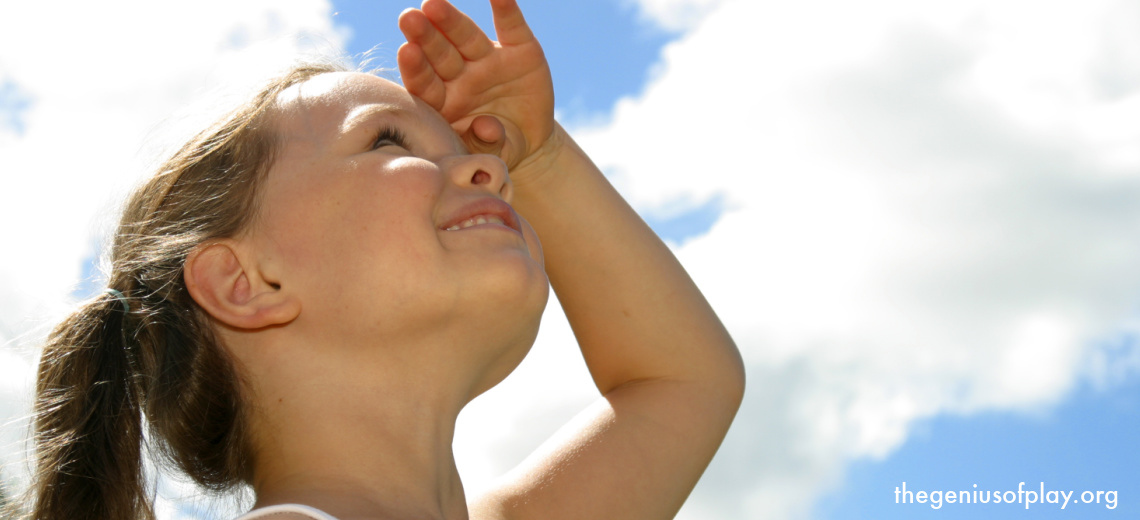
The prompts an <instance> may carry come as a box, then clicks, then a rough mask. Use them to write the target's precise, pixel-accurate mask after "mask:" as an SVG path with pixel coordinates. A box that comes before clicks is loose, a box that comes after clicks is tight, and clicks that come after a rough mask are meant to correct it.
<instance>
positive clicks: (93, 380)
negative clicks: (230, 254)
mask: <svg viewBox="0 0 1140 520" xmlns="http://www.w3.org/2000/svg"><path fill="white" fill-rule="evenodd" d="M338 70H343V69H342V68H341V67H338V66H336V65H333V64H327V63H326V64H319V63H318V64H309V65H304V64H302V65H299V66H297V67H294V68H293V69H292V70H290V71H288V72H287V73H286V74H284V75H282V76H280V77H278V78H275V79H273V80H271V81H270V82H269V83H268V84H267V85H266V86H265V87H264V88H263V89H262V90H261V91H260V92H259V93H258V94H257V95H256V96H254V97H253V99H251V100H250V101H249V102H247V103H246V104H245V105H242V106H240V107H238V108H237V109H236V110H235V111H233V112H232V113H230V114H229V115H227V116H226V117H224V118H222V119H221V120H220V121H218V122H217V123H216V124H215V125H214V126H212V127H210V128H207V129H206V130H204V131H203V132H201V133H199V134H198V135H197V136H196V137H195V138H194V139H192V140H191V141H190V142H188V143H186V144H185V145H184V146H183V147H182V148H181V149H180V150H179V151H178V152H177V153H175V154H174V156H173V157H171V158H170V159H169V160H168V161H167V162H166V163H165V164H164V165H163V166H162V168H160V169H159V172H158V173H157V174H156V175H155V176H154V177H152V178H151V179H150V180H149V181H147V182H146V183H145V184H144V185H143V186H141V187H140V188H139V189H138V190H137V191H135V192H134V194H132V195H131V198H130V199H129V200H128V201H127V204H126V209H125V211H124V213H123V218H122V220H121V221H120V223H119V230H118V232H117V233H116V234H115V239H114V243H113V244H112V247H111V258H110V266H111V276H110V278H111V280H110V282H109V283H110V284H111V286H112V287H116V288H117V289H119V290H121V291H123V292H124V293H127V294H128V296H129V297H130V298H129V299H127V298H125V297H123V296H122V293H119V292H117V291H108V293H106V294H103V295H100V296H99V297H98V298H96V299H95V300H93V301H91V302H90V303H87V304H86V305H84V306H83V307H82V308H80V309H79V310H78V311H77V312H76V313H75V314H73V315H71V316H70V317H68V318H67V320H65V321H64V322H63V323H61V324H60V325H59V326H58V327H56V329H55V330H54V331H52V333H51V335H50V336H48V340H47V344H46V345H45V347H44V352H43V357H42V358H41V360H40V365H39V374H38V378H37V380H36V403H35V417H34V419H33V435H34V443H35V452H36V455H35V463H34V466H35V469H34V471H35V472H34V474H33V476H32V482H31V486H30V488H29V492H30V494H29V500H28V503H29V505H28V508H29V509H30V518H31V519H32V520H153V518H154V510H153V507H152V506H151V504H150V500H148V496H147V495H148V487H147V485H146V479H145V474H144V472H143V465H142V461H143V456H142V454H143V447H144V433H143V417H144V416H145V417H146V427H147V429H148V433H147V435H146V439H147V442H146V443H145V445H146V447H147V448H150V449H151V451H149V452H148V453H153V454H154V455H156V456H157V457H156V458H157V460H158V461H159V462H165V463H168V464H169V465H171V466H174V467H176V468H177V469H179V470H181V471H182V472H183V473H185V474H186V475H187V476H189V477H190V478H192V479H193V480H194V481H195V482H196V483H198V484H199V485H200V486H202V487H204V488H206V489H208V490H211V491H227V490H230V489H232V488H233V487H234V486H236V485H239V484H242V483H249V481H250V479H251V478H252V477H251V475H250V471H251V468H252V464H250V461H251V457H253V450H252V449H251V447H250V445H249V442H248V441H249V439H247V438H246V425H245V420H244V419H245V413H244V412H243V409H242V400H241V392H240V390H241V388H242V384H241V378H240V371H239V370H238V367H237V366H236V364H235V363H234V361H233V359H231V357H230V356H229V355H228V351H226V349H225V348H224V346H223V345H222V344H221V341H220V340H219V338H218V337H217V335H216V334H215V332H214V329H213V324H212V322H211V319H210V317H209V315H207V314H206V313H205V311H203V310H202V309H201V308H200V307H198V305H197V304H196V303H195V302H194V300H193V299H192V298H191V297H190V295H189V292H188V291H187V289H186V284H185V282H184V281H183V276H182V274H183V273H182V268H183V266H184V265H185V262H186V258H187V256H188V255H189V254H190V252H191V251H193V249H194V248H195V247H197V246H198V245H199V244H202V243H203V242H205V241H207V240H211V239H215V238H222V237H234V236H237V235H238V234H239V233H241V232H242V231H244V230H246V229H248V228H249V226H250V225H251V223H252V222H253V220H254V216H255V214H256V208H257V203H258V186H259V185H260V182H261V180H262V179H263V178H264V177H265V176H266V175H267V174H268V171H269V168H270V166H271V164H272V162H273V157H274V154H275V153H276V150H277V147H278V145H279V138H278V137H279V136H278V135H277V133H276V132H275V131H274V128H273V114H272V108H273V106H274V104H275V103H276V99H277V96H278V94H280V93H281V92H282V91H283V90H284V89H287V88H289V87H290V86H292V85H296V84H298V83H300V82H302V81H305V80H307V79H309V78H312V77H314V76H316V75H318V74H323V73H327V72H334V71H338ZM128 301H129V302H130V304H129V305H126V302H128Z"/></svg>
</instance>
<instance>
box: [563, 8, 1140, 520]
mask: <svg viewBox="0 0 1140 520" xmlns="http://www.w3.org/2000/svg"><path fill="white" fill-rule="evenodd" d="M642 4H643V5H644V6H645V8H646V9H647V10H652V9H657V8H662V6H665V7H664V8H665V9H666V11H668V12H666V13H665V14H663V15H661V17H662V19H669V16H671V15H675V16H681V15H682V14H683V13H684V10H683V9H679V10H669V9H668V6H667V4H668V3H667V2H655V1H653V0H645V1H643V2H642ZM699 5H701V3H700V2H694V3H687V4H686V6H687V8H689V7H693V6H699ZM1138 15H1140V4H1137V3H1135V2H1127V1H1117V2H1113V1H1099V2H1084V3H1080V4H1076V3H1044V4H1043V3H1040V2H1024V1H1023V2H1016V1H999V2H991V1H984V2H983V1H967V2H949V1H947V2H937V3H931V2H905V1H891V0H878V1H871V2H854V3H852V2H841V1H838V0H814V1H806V2H768V1H762V2H758V1H748V0H735V1H732V0H726V1H724V2H718V3H716V5H715V9H713V10H711V11H710V12H708V13H707V15H706V16H705V17H704V18H703V21H702V22H701V23H700V24H699V25H693V26H691V27H692V29H691V31H690V32H688V33H686V34H685V35H684V36H683V37H682V38H681V39H680V40H678V41H677V42H675V43H673V44H671V45H670V46H669V47H667V48H666V49H665V53H664V62H663V64H661V66H660V69H659V70H660V75H659V77H657V79H656V80H655V82H654V83H653V84H652V85H651V86H650V87H649V88H648V89H647V90H646V91H645V94H644V95H643V96H642V97H640V98H636V99H626V100H623V101H622V102H620V103H619V104H618V105H617V107H616V110H615V114H614V118H613V121H612V123H610V124H608V125H606V126H604V127H598V128H592V129H583V130H582V131H581V132H580V133H579V135H580V141H581V142H582V143H583V145H584V146H585V147H586V149H587V151H589V152H590V153H591V155H592V156H593V157H594V158H595V159H596V160H597V161H598V162H599V163H600V164H602V165H604V167H605V168H606V169H607V170H608V171H609V172H611V173H612V174H613V178H614V180H615V183H616V184H618V185H619V186H620V187H621V189H622V190H623V191H624V193H625V194H626V195H627V196H628V197H629V198H630V199H631V200H632V201H634V203H635V205H637V206H638V207H640V208H644V209H652V208H656V207H659V206H662V205H667V204H669V203H671V202H672V201H674V200H676V199H678V198H682V197H691V198H695V199H697V200H701V199H704V198H707V197H711V196H713V195H715V194H724V196H725V197H726V198H727V205H728V206H729V207H731V208H734V209H732V210H730V211H728V212H726V214H725V215H724V216H723V217H722V219H721V221H720V222H718V223H717V225H716V226H714V227H713V229H712V230H711V231H710V232H709V234H708V235H706V236H704V237H702V238H699V239H696V240H693V241H691V242H689V243H687V244H686V245H685V246H684V247H683V248H681V249H680V250H679V251H678V254H679V257H680V258H681V260H682V261H683V262H684V263H685V265H686V267H687V269H689V271H690V273H691V274H692V275H693V277H694V278H695V279H696V280H697V282H698V284H699V285H700V286H701V287H702V290H703V291H704V293H705V294H706V296H707V297H708V298H709V299H710V301H711V302H712V303H713V305H714V306H715V307H716V309H717V311H718V313H719V314H720V316H721V317H722V319H723V320H724V321H725V322H726V324H727V325H728V327H729V329H730V331H731V332H732V333H733V336H734V337H735V338H736V340H737V342H738V343H739V345H740V346H741V348H742V351H743V352H744V356H745V359H746V362H747V364H748V367H749V373H750V376H751V377H750V385H751V386H750V388H749V393H748V397H746V400H745V403H744V406H743V409H742V410H741V413H740V415H739V416H738V419H737V422H736V424H735V426H734V430H733V431H732V432H731V433H730V435H729V438H728V440H726V443H725V445H724V447H723V448H722V450H721V452H720V456H719V457H718V459H717V460H716V461H715V462H714V463H713V465H712V467H710V470H709V472H708V473H707V474H706V477H705V479H704V480H703V481H702V484H700V485H699V486H698V489H697V491H696V492H695V493H694V495H693V497H692V498H691V499H690V502H689V504H688V505H687V506H686V509H685V510H683V513H682V515H681V517H682V518H761V517H763V518H802V517H806V516H808V515H809V514H810V511H811V505H812V503H813V501H814V499H815V498H817V497H818V496H819V495H820V494H821V493H823V492H824V491H826V490H827V489H828V486H831V485H834V482H836V480H835V479H836V478H837V476H838V475H841V474H842V471H843V468H844V466H845V462H846V461H847V460H850V459H852V458H858V457H882V456H885V455H886V454H889V453H890V452H891V450H893V449H894V448H895V447H897V446H898V445H899V444H900V443H901V442H902V441H903V440H905V439H906V437H907V435H908V431H909V428H910V425H911V424H912V423H913V422H914V421H915V420H916V419H919V418H923V417H929V416H932V415H934V414H938V413H945V412H957V413H962V412H971V411H976V410H981V409H995V408H1000V409H1031V408H1035V407H1040V406H1047V405H1048V404H1049V403H1051V402H1055V400H1057V399H1058V398H1060V397H1062V396H1063V395H1065V393H1066V392H1067V391H1068V390H1069V389H1070V388H1071V387H1072V385H1073V384H1074V383H1075V382H1076V381H1077V380H1078V379H1079V378H1081V377H1093V378H1105V377H1110V376H1111V377H1115V378H1116V380H1119V379H1120V377H1123V376H1121V375H1119V374H1116V375H1115V376H1112V375H1111V374H1109V373H1110V372H1113V370H1114V369H1113V368H1112V367H1113V366H1116V363H1113V362H1109V361H1108V360H1109V359H1112V360H1117V361H1118V360H1129V359H1135V358H1136V353H1135V348H1134V347H1133V346H1128V347H1122V348H1123V349H1124V350H1125V351H1126V352H1124V353H1121V352H1116V353H1106V352H1105V351H1104V349H1103V348H1102V347H1099V346H1096V345H1097V342H1096V341H1095V340H1097V339H1101V338H1105V337H1109V336H1110V335H1111V334H1113V333H1114V332H1115V331H1117V330H1119V327H1121V326H1122V324H1123V323H1124V322H1125V320H1126V319H1128V318H1129V316H1130V312H1132V311H1133V309H1134V303H1135V302H1136V300H1137V297H1138V296H1140V270H1137V269H1136V266H1137V265H1140V245H1138V244H1137V242H1136V240H1135V237H1136V236H1137V231H1140V204H1136V201H1137V200H1140V65H1137V63H1140V61H1137V59H1136V56H1137V55H1138V53H1140V16H1138ZM1118 350H1119V349H1118ZM1130 366H1131V367H1132V368H1131V370H1132V371H1133V372H1132V373H1133V374H1134V373H1135V366H1136V364H1135V363H1134V362H1132V363H1131V364H1130ZM1089 367H1092V369H1091V370H1090V369H1089Z"/></svg>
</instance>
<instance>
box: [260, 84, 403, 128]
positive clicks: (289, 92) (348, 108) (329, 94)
mask: <svg viewBox="0 0 1140 520" xmlns="http://www.w3.org/2000/svg"><path fill="white" fill-rule="evenodd" d="M421 103H422V102H418V101H417V100H416V99H415V98H414V97H413V96H412V95H411V94H409V93H408V91H407V90H405V89H404V87H401V86H400V85H397V84H396V83H393V82H391V81H388V80H386V79H383V78H379V77H376V76H373V75H370V74H362V73H357V72H330V73H327V74H321V75H318V76H315V77H313V78H311V79H309V80H307V81H304V82H301V83H298V84H296V85H293V86H291V87H289V88H288V89H285V90H284V91H282V92H281V94H280V95H279V96H278V97H277V113H278V114H279V115H280V116H282V117H283V119H284V120H285V121H286V123H287V124H286V126H289V125H288V122H298V121H303V122H304V123H305V124H304V126H305V127H307V128H309V129H313V128H314V127H326V126H330V125H332V126H333V127H339V126H340V125H341V124H342V123H343V122H344V121H345V120H346V119H348V118H349V117H351V115H352V114H353V112H355V111H357V110H358V109H359V107H362V106H367V105H385V106H389V107H392V108H394V109H400V110H403V111H407V112H422V111H423V108H424V107H423V106H421ZM329 129H332V128H329Z"/></svg>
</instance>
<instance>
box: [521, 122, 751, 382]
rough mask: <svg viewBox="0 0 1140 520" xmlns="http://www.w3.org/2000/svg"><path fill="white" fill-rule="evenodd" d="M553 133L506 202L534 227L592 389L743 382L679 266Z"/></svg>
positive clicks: (733, 355)
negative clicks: (544, 155) (551, 146)
mask: <svg viewBox="0 0 1140 520" xmlns="http://www.w3.org/2000/svg"><path fill="white" fill-rule="evenodd" d="M555 132H556V133H558V135H557V136H556V137H557V139H556V140H555V141H554V142H557V143H558V146H557V147H556V151H555V152H553V153H551V154H549V155H550V157H549V158H548V159H547V162H546V163H543V164H541V165H532V167H541V168H542V169H543V170H546V171H543V172H542V173H541V174H539V175H528V176H525V177H523V179H521V180H520V181H518V182H516V185H515V196H514V200H513V205H514V206H515V208H516V209H517V210H518V211H519V213H521V214H522V215H523V216H525V217H526V218H527V220H528V221H530V223H531V225H532V226H534V228H535V230H536V231H537V232H538V235H539V238H540V239H541V241H542V246H543V251H544V254H545V257H546V272H547V274H548V275H549V277H550V282H551V285H552V286H553V288H554V290H555V292H556V294H557V295H558V299H559V301H560V302H561V303H562V307H563V309H564V310H565V312H566V316H567V318H568V319H569V321H570V325H571V327H572V328H573V330H574V334H575V336H577V339H578V343H579V344H580V345H581V349H582V354H583V356H584V357H585V359H586V363H587V365H588V367H589V369H590V373H591V374H592V375H593V378H594V382H595V383H596V384H597V386H598V388H599V390H601V392H602V393H603V394H605V393H607V392H609V391H610V390H613V389H614V388H617V387H620V386H622V385H624V384H627V383H631V382H639V381H648V380H656V379H667V380H674V381H683V382H698V383H710V384H716V385H723V386H726V387H730V388H731V387H739V386H740V385H742V384H743V369H742V364H741V361H740V355H739V353H738V352H737V350H736V346H735V345H734V344H733V341H732V338H731V337H730V336H729V335H728V332H727V331H726V330H725V329H724V326H723V325H722V324H721V322H720V320H719V319H718V318H717V317H716V314H715V313H714V312H713V310H712V308H711V307H710V306H709V304H708V302H707V301H705V298H704V296H702V295H701V293H700V291H699V290H698V289H697V287H696V285H695V284H694V283H693V281H692V280H691V279H690V278H689V276H688V274H687V273H686V272H685V270H684V269H683V268H682V267H681V264H680V263H679V262H678V261H677V259H676V258H675V257H674V256H673V254H672V252H671V251H669V248H668V247H667V246H666V245H665V244H664V243H663V242H662V241H661V240H660V239H659V238H658V237H657V235H656V234H654V233H653V231H652V230H651V229H650V228H649V227H648V226H647V225H646V224H645V222H644V221H642V219H641V218H640V217H639V216H638V215H637V213H636V212H634V211H633V209H632V208H631V207H630V206H629V205H628V204H627V203H626V202H625V200H624V199H622V197H621V195H619V194H618V192H617V191H616V190H615V189H614V188H613V187H612V186H611V185H610V183H609V181H607V180H606V178H605V176H604V175H602V173H601V172H600V171H599V170H598V168H597V167H596V166H595V165H594V164H593V163H592V162H591V161H590V159H589V157H587V156H586V154H585V153H584V152H583V151H582V150H581V149H580V148H579V147H578V146H577V144H575V143H574V142H573V140H572V139H570V137H569V136H568V135H566V134H565V132H564V131H563V130H562V129H561V128H557V129H556V130H555ZM527 173H531V172H527ZM733 391H736V389H733Z"/></svg>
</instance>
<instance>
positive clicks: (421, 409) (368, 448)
mask: <svg viewBox="0 0 1140 520" xmlns="http://www.w3.org/2000/svg"><path fill="white" fill-rule="evenodd" d="M312 351H316V349H310V350H309V352H312ZM301 356H302V357H303V356H304V355H301ZM331 358H332V357H331V356H328V357H324V358H323V359H322V358H319V357H314V358H312V359H310V360H308V361H307V362H305V363H297V362H295V361H296V360H294V361H293V362H289V363H283V364H281V365H278V366H277V367H275V369H276V370H277V372H276V373H274V374H272V377H265V375H263V376H262V377H257V378H255V379H256V380H258V381H259V383H260V384H258V385H257V387H258V394H259V395H258V398H257V399H256V402H257V403H258V405H259V406H258V407H257V409H255V411H254V412H253V414H252V416H253V421H252V422H253V424H252V425H251V426H252V430H253V436H254V439H255V446H256V450H255V452H256V453H257V463H256V465H255V478H254V480H255V482H254V489H255V491H256V493H257V504H256V505H257V506H258V507H263V506H268V505H273V504H279V503H302V504H305V505H310V506H313V507H316V508H318V509H322V510H324V511H326V512H328V513H329V514H331V515H333V516H335V517H337V518H338V519H340V520H353V519H359V520H365V519H368V520H378V519H387V518H425V519H426V518H433V519H447V520H456V519H466V518H467V506H466V499H465V497H464V494H463V486H462V483H461V482H460V478H459V473H458V471H457V470H456V467H455V459H454V456H453V455H452V451H451V446H452V439H453V436H454V432H455V420H456V417H457V416H458V414H459V411H460V409H461V408H462V406H463V404H465V403H466V401H467V399H468V394H467V392H468V391H469V389H468V388H465V386H466V385H462V384H456V382H455V381H454V380H452V381H450V383H451V384H448V382H446V381H442V380H441V379H446V377H442V376H445V375H446V374H432V373H430V371H429V373H424V371H423V369H422V368H420V370H419V373H416V372H415V371H412V370H407V369H401V368H400V367H399V366H398V365H399V362H398V361H391V360H389V361H390V362H387V363H376V366H371V367H369V366H361V365H367V363H357V364H356V366H349V365H347V364H345V363H337V362H335V361H334V360H333V359H331ZM263 366H264V365H263ZM405 368H406V367H405ZM270 380H272V382H273V383H270V382H269V381H270Z"/></svg>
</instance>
